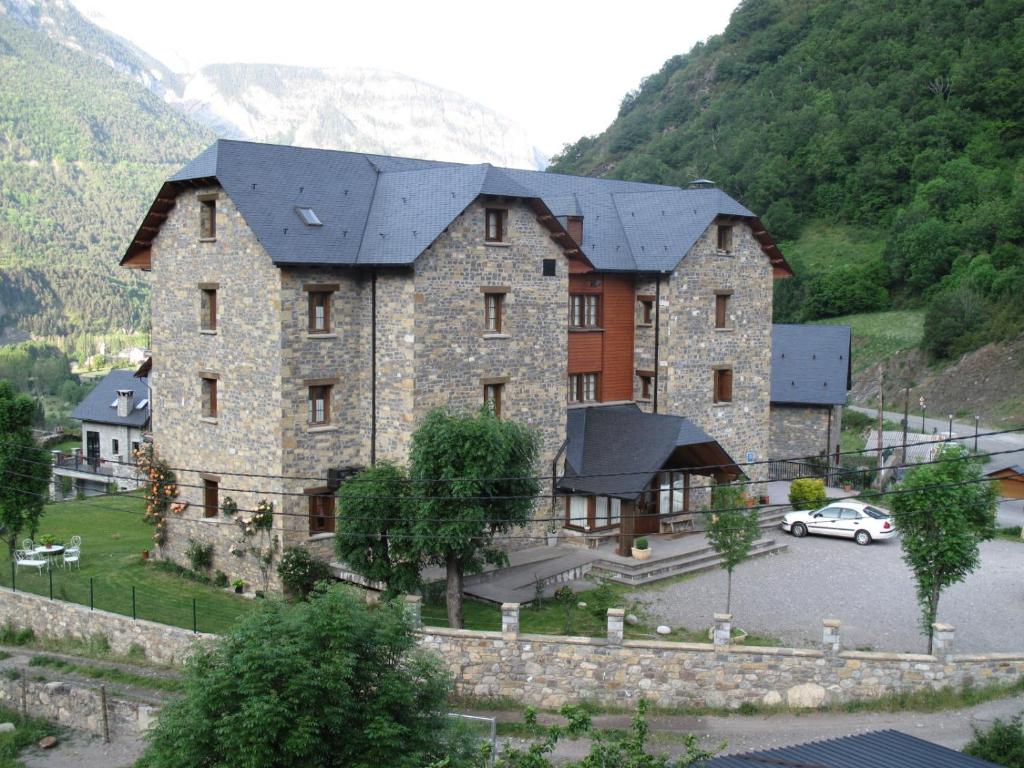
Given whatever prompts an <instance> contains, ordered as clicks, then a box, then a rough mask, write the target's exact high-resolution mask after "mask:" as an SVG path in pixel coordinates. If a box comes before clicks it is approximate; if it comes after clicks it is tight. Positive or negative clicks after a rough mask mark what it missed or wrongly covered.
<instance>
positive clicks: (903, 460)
mask: <svg viewBox="0 0 1024 768" xmlns="http://www.w3.org/2000/svg"><path fill="white" fill-rule="evenodd" d="M909 424H910V387H907V390H906V394H905V395H904V397H903V450H902V451H900V465H901V466H904V467H905V466H907V427H908V425H909Z"/></svg>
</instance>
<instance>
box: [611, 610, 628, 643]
mask: <svg viewBox="0 0 1024 768" xmlns="http://www.w3.org/2000/svg"><path fill="white" fill-rule="evenodd" d="M625 623H626V609H625V608H609V609H608V645H622V632H623V629H624V625H625Z"/></svg>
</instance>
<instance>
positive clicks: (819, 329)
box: [771, 324, 851, 405]
mask: <svg viewBox="0 0 1024 768" xmlns="http://www.w3.org/2000/svg"><path fill="white" fill-rule="evenodd" d="M850 376H851V368H850V326H848V325H784V324H775V325H773V326H772V395H771V401H772V402H773V403H780V404H784V403H794V404H797V403H799V404H802V405H844V404H845V403H846V393H847V392H848V391H849V390H850V385H851V380H850Z"/></svg>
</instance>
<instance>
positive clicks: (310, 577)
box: [221, 547, 331, 598]
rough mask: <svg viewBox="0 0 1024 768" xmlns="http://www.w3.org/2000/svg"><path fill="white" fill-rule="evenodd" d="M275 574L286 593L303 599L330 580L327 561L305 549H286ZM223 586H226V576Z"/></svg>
mask: <svg viewBox="0 0 1024 768" xmlns="http://www.w3.org/2000/svg"><path fill="white" fill-rule="evenodd" d="M277 574H278V576H280V577H281V583H282V584H284V588H285V589H286V590H288V592H290V593H291V594H293V595H298V596H299V597H303V598H304V597H306V596H307V595H309V593H310V592H312V591H313V588H314V587H315V586H316V585H317V584H318V583H320V582H321V581H330V580H331V569H330V567H329V566H328V565H327V561H326V560H321V559H320V558H319V557H313V555H311V554H309V550H308V549H306V548H305V547H288V548H287V549H286V550H285V551H284V553H283V554H282V555H281V562H280V563H278V566H277ZM221 575H223V574H221ZM224 584H225V586H227V577H226V576H225V577H224Z"/></svg>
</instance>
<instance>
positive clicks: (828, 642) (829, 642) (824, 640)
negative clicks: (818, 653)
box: [821, 619, 842, 654]
mask: <svg viewBox="0 0 1024 768" xmlns="http://www.w3.org/2000/svg"><path fill="white" fill-rule="evenodd" d="M841 625H842V622H841V621H839V619H822V620H821V650H823V651H824V652H825V653H831V654H836V653H839V651H840V650H841V649H842V645H841V644H840V642H839V628H840V626H841Z"/></svg>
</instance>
